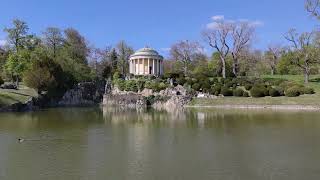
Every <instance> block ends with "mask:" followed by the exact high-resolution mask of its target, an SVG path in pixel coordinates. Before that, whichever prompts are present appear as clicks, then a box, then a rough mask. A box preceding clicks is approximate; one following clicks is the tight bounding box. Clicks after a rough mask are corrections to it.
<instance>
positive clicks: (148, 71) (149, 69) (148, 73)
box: [147, 58, 150, 74]
mask: <svg viewBox="0 0 320 180" xmlns="http://www.w3.org/2000/svg"><path fill="white" fill-rule="evenodd" d="M147 60H148V73H147V74H150V59H149V58H148V59H147Z"/></svg>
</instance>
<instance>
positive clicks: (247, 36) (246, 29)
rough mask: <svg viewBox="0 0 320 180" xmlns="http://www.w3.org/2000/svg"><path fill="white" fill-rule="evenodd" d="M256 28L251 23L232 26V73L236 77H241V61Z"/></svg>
mask: <svg viewBox="0 0 320 180" xmlns="http://www.w3.org/2000/svg"><path fill="white" fill-rule="evenodd" d="M254 32H255V27H254V26H253V25H251V24H250V23H249V22H245V21H244V22H239V23H233V24H232V33H231V35H232V41H233V43H232V48H231V55H232V59H233V63H232V72H233V74H234V76H235V77H237V76H238V75H239V71H240V68H239V65H240V62H239V59H240V55H241V53H242V51H243V50H245V49H247V48H248V46H249V45H250V42H251V40H252V38H253V35H254Z"/></svg>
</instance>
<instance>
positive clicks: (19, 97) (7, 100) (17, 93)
mask: <svg viewBox="0 0 320 180" xmlns="http://www.w3.org/2000/svg"><path fill="white" fill-rule="evenodd" d="M36 96H37V92H36V91H35V90H34V89H30V88H28V87H26V86H23V84H21V85H20V86H19V89H18V90H12V89H0V107H3V106H8V105H11V104H14V103H17V102H22V103H24V102H26V101H27V100H28V99H30V98H31V97H36Z"/></svg>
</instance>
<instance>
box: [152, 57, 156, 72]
mask: <svg viewBox="0 0 320 180" xmlns="http://www.w3.org/2000/svg"><path fill="white" fill-rule="evenodd" d="M152 75H155V65H154V59H152Z"/></svg>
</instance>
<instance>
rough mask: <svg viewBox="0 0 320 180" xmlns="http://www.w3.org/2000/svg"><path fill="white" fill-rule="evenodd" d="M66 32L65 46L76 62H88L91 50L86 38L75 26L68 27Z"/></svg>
mask: <svg viewBox="0 0 320 180" xmlns="http://www.w3.org/2000/svg"><path fill="white" fill-rule="evenodd" d="M64 33H65V37H66V39H65V43H64V46H65V47H64V48H65V49H66V50H67V54H68V55H69V57H70V58H71V59H72V60H73V61H75V62H76V63H81V64H87V63H88V61H87V56H88V54H89V52H90V50H89V48H88V46H87V42H86V40H85V38H84V37H83V36H81V34H80V33H79V32H78V31H77V30H75V29H73V28H68V29H66V30H65V31H64Z"/></svg>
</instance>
